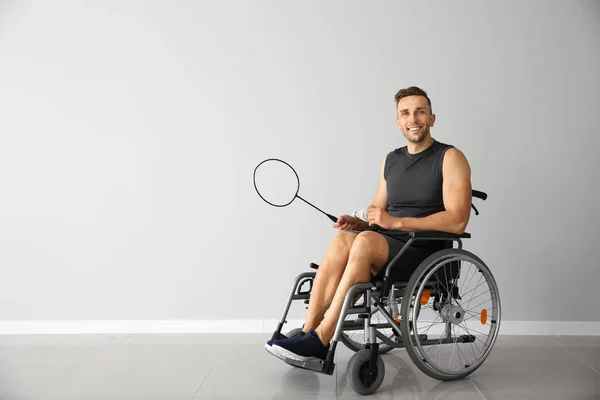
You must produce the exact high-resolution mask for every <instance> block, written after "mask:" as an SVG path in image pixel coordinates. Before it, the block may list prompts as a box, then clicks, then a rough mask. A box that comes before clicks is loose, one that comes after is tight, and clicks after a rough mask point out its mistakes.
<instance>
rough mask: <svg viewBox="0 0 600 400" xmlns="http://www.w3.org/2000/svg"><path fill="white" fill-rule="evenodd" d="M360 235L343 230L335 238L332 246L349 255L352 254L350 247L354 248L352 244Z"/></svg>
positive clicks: (341, 253)
mask: <svg viewBox="0 0 600 400" xmlns="http://www.w3.org/2000/svg"><path fill="white" fill-rule="evenodd" d="M357 237H358V234H357V233H355V232H348V231H341V232H340V233H338V234H337V235H336V237H335V238H333V241H332V243H331V244H332V247H333V248H334V249H335V252H336V253H338V254H340V255H344V256H346V257H347V256H348V254H350V249H352V244H353V243H354V241H355V240H356V238H357Z"/></svg>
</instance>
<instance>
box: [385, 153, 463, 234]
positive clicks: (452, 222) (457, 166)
mask: <svg viewBox="0 0 600 400" xmlns="http://www.w3.org/2000/svg"><path fill="white" fill-rule="evenodd" d="M442 171H443V172H442V174H443V187H442V190H443V196H444V208H445V209H446V210H445V211H442V212H438V213H435V214H432V215H429V216H427V217H423V218H394V222H393V228H392V229H398V230H403V231H408V232H416V231H441V232H449V233H455V234H458V235H461V234H463V233H464V232H465V229H466V227H467V224H468V223H469V218H470V217H471V201H472V187H471V168H470V166H469V162H468V161H467V159H466V157H465V156H464V154H463V153H462V152H461V151H460V150H458V149H455V148H454V149H449V150H448V151H446V154H445V156H444V162H443V167H442Z"/></svg>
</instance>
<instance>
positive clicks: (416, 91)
mask: <svg viewBox="0 0 600 400" xmlns="http://www.w3.org/2000/svg"><path fill="white" fill-rule="evenodd" d="M408 96H423V97H425V98H426V99H427V103H429V110H430V111H431V112H433V110H432V109H431V100H430V99H429V96H427V92H425V91H424V90H423V89H421V88H419V87H416V86H411V87H409V88H406V89H400V90H399V91H398V93H396V96H394V101H396V109H397V108H398V103H399V102H400V99H402V98H403V97H408Z"/></svg>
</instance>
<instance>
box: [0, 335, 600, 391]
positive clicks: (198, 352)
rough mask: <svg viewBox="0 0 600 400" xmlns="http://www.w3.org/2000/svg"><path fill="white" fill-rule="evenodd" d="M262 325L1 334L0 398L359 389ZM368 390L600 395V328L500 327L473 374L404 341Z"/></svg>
mask: <svg viewBox="0 0 600 400" xmlns="http://www.w3.org/2000/svg"><path fill="white" fill-rule="evenodd" d="M268 336H269V335H260V334H245V335H215V334H210V335H209V334H206V335H191V334H182V335H131V336H129V335H124V336H108V335H81V336H68V335H64V336H0V400H12V399H15V400H16V399H19V400H30V399H31V400H34V399H48V400H49V399H56V400H59V399H62V400H66V399H78V400H99V399H145V400H157V399H165V400H167V399H168V400H183V399H186V400H192V399H193V400H198V399H292V400H300V399H324V400H333V399H359V398H364V396H360V395H357V394H355V393H354V392H353V391H352V389H351V388H350V387H349V386H348V384H347V382H346V365H347V363H348V360H349V359H350V357H351V356H352V354H353V353H352V352H351V351H350V350H348V349H347V348H346V347H344V346H343V345H340V346H338V351H337V354H336V370H335V373H334V375H332V376H328V375H322V374H317V373H314V372H310V371H305V370H301V369H297V368H293V367H291V366H289V365H287V364H285V363H283V362H282V361H280V360H278V359H276V358H274V357H273V356H271V355H270V354H269V353H267V351H266V350H265V349H264V347H263V344H264V342H265V341H266V340H267V339H268V338H269V337H268ZM383 358H384V360H385V368H386V372H385V379H384V381H383V384H382V385H381V387H380V388H379V390H378V391H377V393H375V394H373V395H371V396H369V397H370V398H375V399H386V400H387V399H448V400H450V399H461V400H470V399H473V400H474V399H487V400H503V399H540V400H541V399H545V400H550V399H564V400H592V399H600V337H581V336H570V337H565V336H561V337H547V336H500V337H499V338H498V341H497V342H496V346H495V347H494V350H493V351H492V353H491V355H490V356H489V358H488V359H487V360H486V362H485V363H484V364H483V365H482V366H481V367H480V368H479V369H478V370H477V371H475V372H474V373H473V374H472V375H471V376H469V377H468V378H466V379H463V380H460V381H454V382H439V381H436V380H433V379H431V378H429V377H428V376H426V375H425V374H423V373H422V372H421V371H420V370H419V369H418V368H417V367H416V366H415V365H414V364H413V363H412V361H411V360H410V357H409V356H408V355H407V354H406V351H405V350H401V349H397V350H394V351H392V352H391V353H388V354H387V355H384V356H383Z"/></svg>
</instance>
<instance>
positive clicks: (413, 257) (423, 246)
mask: <svg viewBox="0 0 600 400" xmlns="http://www.w3.org/2000/svg"><path fill="white" fill-rule="evenodd" d="M373 231H374V232H377V233H379V234H381V235H383V237H384V238H385V240H386V241H387V243H388V248H389V251H388V256H387V260H386V262H385V265H384V266H383V267H382V268H381V270H380V271H379V272H378V273H377V275H374V276H376V277H377V279H379V278H381V279H383V277H384V276H385V269H386V267H387V266H388V264H389V263H390V261H392V259H393V258H394V257H395V256H396V255H397V254H398V253H399V252H400V250H402V248H403V247H404V245H405V244H406V243H407V242H408V240H409V239H410V235H409V234H408V233H406V232H400V231H393V230H387V229H375V230H373ZM351 232H355V233H360V232H362V231H358V230H352V231H351ZM449 247H452V242H448V241H444V240H416V241H413V242H412V243H411V245H410V247H409V248H407V249H406V251H405V252H404V253H402V255H401V256H400V258H399V259H398V260H397V261H396V262H395V263H394V266H393V267H392V270H391V276H392V278H393V279H394V280H395V281H408V280H409V279H410V277H411V275H412V274H413V272H415V270H416V269H417V268H418V266H419V265H420V264H421V263H422V262H423V261H424V260H425V259H426V258H427V257H429V256H430V255H431V254H433V253H435V252H436V251H439V250H442V249H445V248H449Z"/></svg>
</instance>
